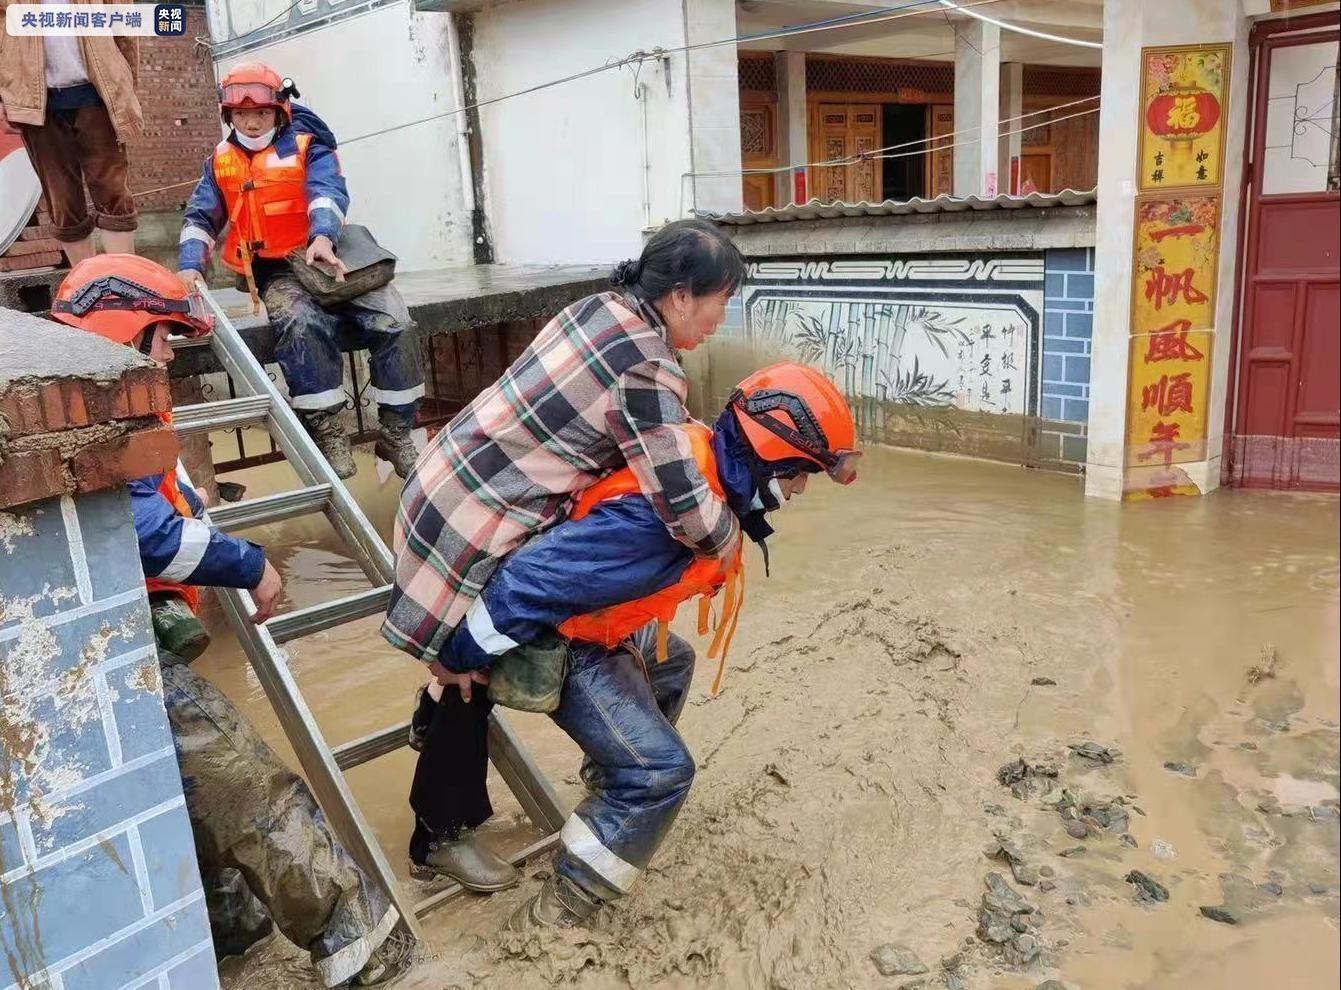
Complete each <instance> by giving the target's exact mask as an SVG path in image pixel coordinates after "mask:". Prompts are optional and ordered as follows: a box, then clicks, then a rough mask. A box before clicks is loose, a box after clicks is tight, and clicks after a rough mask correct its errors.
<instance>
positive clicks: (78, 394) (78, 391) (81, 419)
mask: <svg viewBox="0 0 1341 990" xmlns="http://www.w3.org/2000/svg"><path fill="white" fill-rule="evenodd" d="M60 389H61V396H62V399H63V403H62V404H63V405H64V406H65V416H66V419H67V420H68V421H69V422H71V423H75V424H82V423H91V422H93V420H91V419H89V415H88V403H86V402H85V401H84V390H83V389H82V388H80V386H79V382H77V381H63V382H61V383H60Z"/></svg>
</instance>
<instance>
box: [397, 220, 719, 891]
mask: <svg viewBox="0 0 1341 990" xmlns="http://www.w3.org/2000/svg"><path fill="white" fill-rule="evenodd" d="M744 274H745V264H744V261H743V260H742V258H741V256H740V252H739V251H737V250H736V247H735V245H734V244H732V243H731V241H730V239H728V238H727V237H726V236H725V235H723V233H722V232H721V231H720V230H719V229H718V228H716V227H714V226H713V225H711V224H708V223H705V222H704V221H701V220H681V221H676V222H674V223H670V224H667V225H666V226H665V227H663V228H662V229H661V230H659V231H657V232H656V233H655V234H654V235H652V237H651V238H650V239H649V240H648V242H647V244H646V245H645V246H644V247H643V251H642V255H641V256H640V257H639V258H638V259H636V260H629V261H625V262H622V263H621V264H620V265H618V266H617V267H616V269H615V271H614V273H613V274H612V277H611V288H610V290H609V291H606V292H599V293H597V294H595V295H592V296H588V297H587V298H585V299H581V300H578V301H577V302H575V303H573V304H572V305H571V306H569V307H568V308H567V309H565V310H564V311H563V312H561V313H559V314H558V316H556V317H555V318H554V319H553V320H551V321H550V322H549V323H548V324H547V325H546V326H545V327H544V328H543V329H542V330H541V331H540V333H539V334H538V335H537V336H536V338H535V340H534V341H533V342H532V344H531V346H530V347H529V348H527V350H526V351H525V352H524V353H523V354H522V355H521V356H520V357H519V358H518V359H517V360H516V361H515V362H513V364H512V366H511V367H510V368H508V370H507V371H506V372H505V373H504V374H503V376H502V377H501V378H500V379H499V380H498V381H497V382H496V383H495V384H494V385H493V386H492V387H490V388H488V389H486V390H485V391H484V392H482V393H481V394H480V395H479V396H478V397H477V398H476V399H475V400H474V401H473V402H472V403H471V404H470V405H469V406H468V407H467V408H466V409H464V410H463V411H462V412H461V413H459V414H458V415H457V416H456V417H455V418H454V419H453V420H452V422H451V423H449V424H448V425H447V426H446V427H444V428H443V429H442V430H441V431H440V432H439V433H438V435H437V436H436V437H435V438H434V440H433V442H432V443H431V444H430V446H429V447H428V449H427V450H425V451H424V454H423V456H422V457H421V458H420V460H419V462H418V464H416V466H415V470H414V472H413V473H412V474H411V475H410V477H409V479H408V480H407V481H406V483H405V487H404V488H403V489H402V491H401V502H400V509H399V511H398V512H397V515H396V526H395V532H394V539H393V549H394V551H395V554H396V578H395V583H394V586H393V588H392V591H391V601H390V605H389V608H388V610H387V616H386V620H385V622H384V623H383V624H382V635H383V636H384V637H385V638H386V639H387V640H388V641H389V642H391V643H392V644H393V645H394V646H396V647H398V648H399V649H402V650H404V651H405V652H407V653H409V654H410V655H412V656H414V657H416V658H417V659H419V660H421V661H423V662H424V663H425V664H427V665H428V667H429V670H430V673H431V674H432V675H433V677H434V678H435V680H434V682H433V683H431V684H430V685H429V686H428V688H427V690H424V689H421V691H420V693H419V695H418V698H417V705H418V708H419V711H420V715H421V717H419V718H416V720H415V723H416V725H420V726H422V725H431V728H429V729H425V730H424V731H423V732H415V733H412V736H411V745H412V746H414V747H415V748H420V747H421V746H422V745H424V744H425V743H424V741H423V735H424V732H431V733H433V734H438V735H442V736H444V739H443V740H440V741H439V745H441V746H442V747H443V748H444V749H445V750H448V751H451V752H454V753H455V754H456V759H457V765H458V767H457V768H458V769H459V771H460V773H461V774H462V775H463V776H464V777H465V778H467V779H468V780H469V781H470V783H469V785H468V786H465V787H461V788H456V787H454V786H452V783H451V780H448V779H435V776H434V774H432V773H426V772H423V771H422V770H421V771H420V772H417V773H416V775H415V784H414V788H413V791H412V792H411V796H410V804H411V807H412V808H414V809H415V811H416V823H415V832H414V836H413V837H412V839H411V842H410V850H409V852H410V860H411V864H412V872H413V873H414V875H416V876H418V877H420V878H425V879H427V878H429V877H431V876H433V875H435V874H436V875H442V876H446V877H450V878H452V879H454V880H456V881H458V882H460V883H461V884H462V885H463V886H465V887H467V888H469V889H470V890H475V891H480V892H488V891H494V890H501V889H504V888H505V887H509V886H512V885H515V884H516V883H517V882H518V881H519V880H520V875H519V873H518V872H517V870H516V869H515V868H514V867H513V866H512V865H511V864H509V863H508V862H507V861H505V860H503V859H500V858H499V857H498V856H496V855H494V854H493V853H492V852H491V851H490V850H489V849H488V848H487V847H486V846H485V845H484V844H483V843H481V842H479V841H478V839H477V837H476V835H475V833H474V831H473V830H474V829H475V828H476V827H477V826H479V825H480V824H481V823H483V822H484V821H485V820H487V819H488V818H489V817H490V816H491V815H492V814H493V809H492V807H491V806H490V804H489V801H488V793H487V791H486V790H485V789H484V788H483V786H476V784H475V781H476V780H477V779H478V780H483V778H484V776H485V774H486V772H487V766H488V764H487V761H488V744H487V732H488V722H487V716H488V711H487V710H486V709H484V708H482V707H481V705H483V704H484V702H485V701H486V700H487V699H486V698H485V692H484V690H483V689H482V688H481V687H480V685H481V684H482V683H483V682H484V681H485V680H486V675H485V674H484V673H483V672H481V671H472V672H469V673H465V674H460V675H457V674H454V673H452V672H450V671H448V670H447V669H446V668H444V667H443V666H442V665H441V664H440V663H439V662H438V656H439V652H440V651H441V649H442V647H443V644H444V643H445V642H446V641H447V639H448V637H449V636H450V634H451V632H452V630H453V629H454V628H456V626H457V625H458V624H459V623H460V622H461V621H463V619H464V618H465V616H466V612H467V609H468V608H469V607H470V604H471V602H472V601H474V599H475V597H476V596H477V595H478V594H479V592H480V589H481V588H483V587H484V585H485V583H486V582H487V581H488V579H489V576H490V575H491V574H492V573H493V570H494V568H495V567H496V566H497V565H498V563H499V561H500V560H502V559H503V558H504V557H505V556H506V555H507V554H509V553H511V552H512V551H513V550H514V549H516V548H517V547H518V546H520V545H521V544H522V543H523V542H524V541H525V540H526V539H527V538H528V537H530V536H532V535H533V534H535V533H537V532H539V531H541V530H544V529H547V528H548V527H550V526H552V525H554V524H555V523H556V522H558V521H559V520H560V519H562V518H563V516H564V514H565V513H566V511H567V509H568V507H569V506H570V504H571V502H572V498H573V496H574V495H575V494H576V493H578V492H581V491H582V490H584V489H586V488H588V487H590V486H591V485H592V484H593V483H594V482H596V481H597V480H598V479H599V478H600V477H601V476H602V475H604V474H607V473H609V472H610V471H613V470H615V469H618V468H623V467H629V468H632V470H633V473H634V476H635V477H637V479H638V482H639V487H640V490H641V491H642V492H644V494H646V495H647V496H648V497H649V499H650V500H651V504H652V506H653V507H654V508H655V512H656V516H657V518H658V519H659V520H660V522H661V525H662V526H663V528H665V529H666V531H667V532H668V533H669V534H670V536H671V538H673V539H674V540H676V541H678V543H679V544H681V545H683V546H685V547H686V548H687V550H691V551H693V552H695V553H698V554H700V555H702V556H705V557H709V558H712V557H721V556H723V555H724V554H731V553H734V552H736V549H735V548H736V547H737V545H738V542H739V541H738V540H737V539H736V536H737V535H738V533H739V527H738V525H737V522H736V517H735V516H734V515H733V514H732V513H731V512H729V511H727V509H726V506H725V505H724V504H723V502H722V500H721V498H720V496H718V495H717V494H716V493H715V492H714V491H713V490H712V487H711V485H710V483H709V480H708V479H707V478H705V477H704V476H703V475H702V474H701V473H700V471H699V468H698V465H697V464H696V462H695V460H694V458H693V456H692V453H691V451H690V448H689V442H688V439H687V437H686V435H685V433H684V431H683V429H682V427H683V424H684V423H685V422H686V420H687V419H688V418H689V413H688V411H687V410H686V409H685V397H686V395H687V393H688V390H689V383H688V380H687V379H686V378H685V374H684V372H683V371H682V370H681V368H680V365H679V363H678V361H677V358H676V352H677V351H687V350H692V349H693V348H694V347H697V346H698V345H699V344H700V343H702V342H703V341H704V340H705V339H707V337H709V336H711V334H712V333H713V332H715V331H716V329H717V328H718V326H720V325H721V323H722V321H723V319H724V318H725V315H726V304H727V300H728V299H730V297H731V295H732V294H733V293H734V292H735V291H736V288H737V286H739V284H740V282H741V280H742V278H743V277H744ZM438 699H440V700H438Z"/></svg>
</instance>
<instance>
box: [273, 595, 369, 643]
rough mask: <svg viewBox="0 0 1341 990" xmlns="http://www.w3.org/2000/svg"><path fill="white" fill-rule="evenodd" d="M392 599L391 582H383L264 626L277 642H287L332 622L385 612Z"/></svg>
mask: <svg viewBox="0 0 1341 990" xmlns="http://www.w3.org/2000/svg"><path fill="white" fill-rule="evenodd" d="M390 601H391V585H389V584H384V585H382V586H381V587H380V588H371V589H369V590H368V591H360V592H359V593H358V594H357V595H349V596H348V597H346V598H337V599H335V600H334V601H330V602H323V603H322V604H320V605H309V606H308V607H307V608H299V609H295V610H294V611H292V612H285V613H284V614H283V615H277V616H275V617H274V618H273V619H271V620H270V621H269V622H267V623H266V624H265V628H266V631H267V632H269V633H270V635H271V637H272V638H273V639H274V640H275V642H276V643H287V642H288V641H289V640H291V639H300V638H301V637H303V636H310V635H312V634H313V633H315V632H321V631H322V630H323V629H330V628H331V627H332V626H339V625H343V624H344V623H346V622H353V621H354V620H355V619H363V618H366V617H367V616H369V615H376V614H377V613H378V612H385V611H386V607H387V604H388V603H389V602H390Z"/></svg>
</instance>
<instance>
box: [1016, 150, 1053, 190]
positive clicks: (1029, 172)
mask: <svg viewBox="0 0 1341 990" xmlns="http://www.w3.org/2000/svg"><path fill="white" fill-rule="evenodd" d="M1030 192H1041V193H1047V192H1052V153H1051V152H1030V153H1029V154H1025V155H1021V156H1020V195H1021V196H1023V195H1025V194H1026V193H1030Z"/></svg>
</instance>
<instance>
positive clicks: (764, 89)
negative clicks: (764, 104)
mask: <svg viewBox="0 0 1341 990" xmlns="http://www.w3.org/2000/svg"><path fill="white" fill-rule="evenodd" d="M736 72H737V74H738V76H739V78H740V88H741V89H742V90H746V91H748V92H752V93H776V92H777V89H778V77H777V73H776V72H775V71H774V69H773V56H772V54H765V55H747V54H745V53H744V52H741V53H740V59H739V65H738V66H737V69H736Z"/></svg>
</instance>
